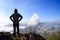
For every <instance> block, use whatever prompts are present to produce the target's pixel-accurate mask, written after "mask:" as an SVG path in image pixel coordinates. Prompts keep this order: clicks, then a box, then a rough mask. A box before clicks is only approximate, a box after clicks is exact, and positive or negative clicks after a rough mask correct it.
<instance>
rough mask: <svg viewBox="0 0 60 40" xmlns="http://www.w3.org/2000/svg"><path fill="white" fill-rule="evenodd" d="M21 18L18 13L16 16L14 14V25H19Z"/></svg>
mask: <svg viewBox="0 0 60 40" xmlns="http://www.w3.org/2000/svg"><path fill="white" fill-rule="evenodd" d="M19 17H20V16H19V14H18V13H16V14H15V13H14V14H13V19H14V22H13V23H15V24H16V23H19Z"/></svg>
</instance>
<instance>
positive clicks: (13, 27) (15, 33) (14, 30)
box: [13, 24, 16, 37]
mask: <svg viewBox="0 0 60 40" xmlns="http://www.w3.org/2000/svg"><path fill="white" fill-rule="evenodd" d="M13 28H14V37H15V36H16V26H15V24H13Z"/></svg>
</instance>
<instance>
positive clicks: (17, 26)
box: [10, 9, 23, 37]
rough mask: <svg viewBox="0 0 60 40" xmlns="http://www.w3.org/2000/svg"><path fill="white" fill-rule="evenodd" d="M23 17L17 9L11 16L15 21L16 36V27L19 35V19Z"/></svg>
mask: <svg viewBox="0 0 60 40" xmlns="http://www.w3.org/2000/svg"><path fill="white" fill-rule="evenodd" d="M22 18H23V17H22V16H21V15H20V14H19V13H18V10H17V9H15V10H14V13H13V14H12V15H11V16H10V19H11V21H12V22H13V28H14V37H15V36H16V28H17V33H18V36H19V21H21V20H22Z"/></svg>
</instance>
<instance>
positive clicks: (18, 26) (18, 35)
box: [17, 24, 20, 37]
mask: <svg viewBox="0 0 60 40" xmlns="http://www.w3.org/2000/svg"><path fill="white" fill-rule="evenodd" d="M17 33H18V36H19V37H20V34H19V24H17Z"/></svg>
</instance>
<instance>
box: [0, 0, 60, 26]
mask: <svg viewBox="0 0 60 40" xmlns="http://www.w3.org/2000/svg"><path fill="white" fill-rule="evenodd" d="M15 8H17V9H18V12H19V13H20V14H21V15H22V16H23V22H24V21H27V20H26V19H30V18H31V17H32V16H33V15H34V14H37V15H38V16H39V18H40V20H41V21H50V20H60V0H0V25H2V24H8V23H9V22H11V21H10V19H9V17H10V15H12V14H13V12H14V9H15Z"/></svg>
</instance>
